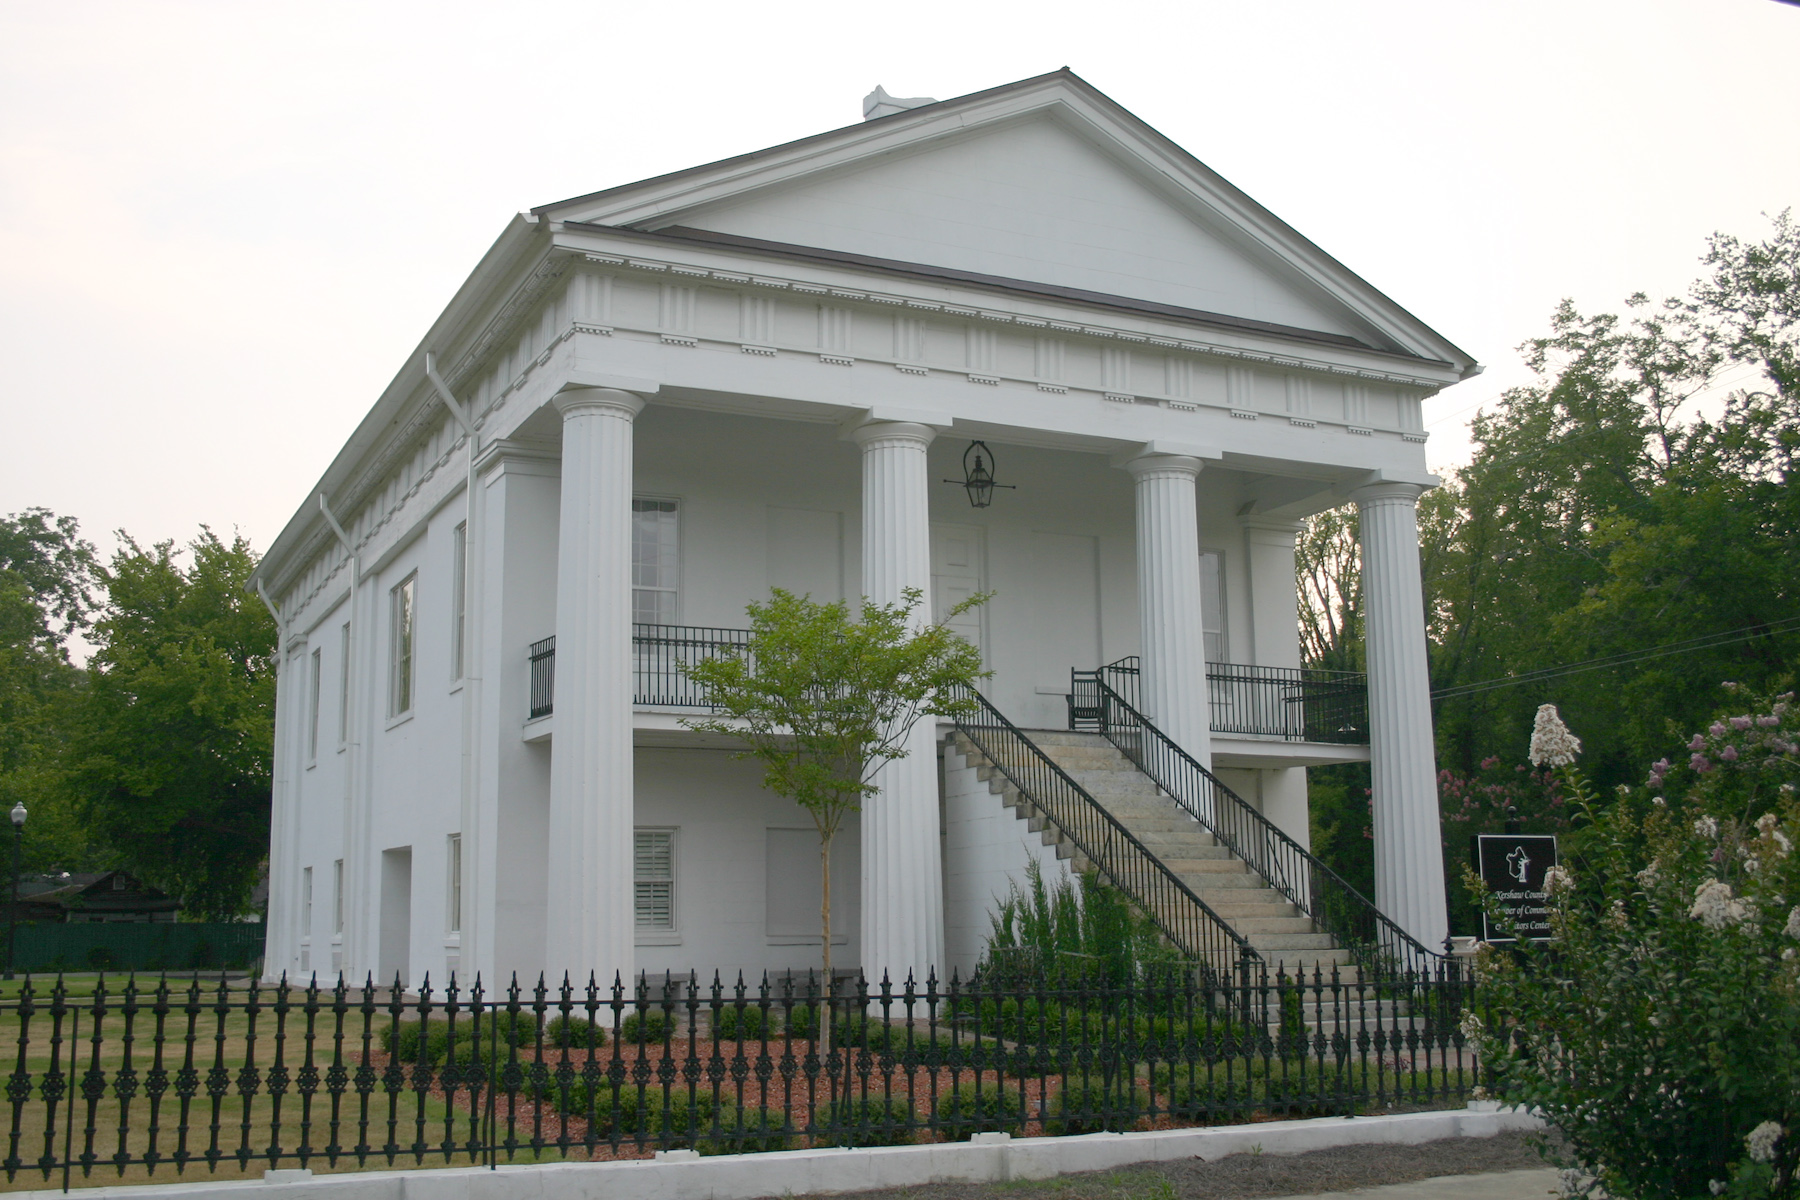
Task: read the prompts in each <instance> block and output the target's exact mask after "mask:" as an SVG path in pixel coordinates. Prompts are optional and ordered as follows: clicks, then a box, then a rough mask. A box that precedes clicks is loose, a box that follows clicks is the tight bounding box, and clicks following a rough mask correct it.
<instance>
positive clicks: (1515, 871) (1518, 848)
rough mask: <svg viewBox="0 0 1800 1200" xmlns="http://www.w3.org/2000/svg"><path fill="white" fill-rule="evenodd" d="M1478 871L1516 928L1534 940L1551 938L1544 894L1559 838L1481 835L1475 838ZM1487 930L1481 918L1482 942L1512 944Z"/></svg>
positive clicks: (1483, 915)
mask: <svg viewBox="0 0 1800 1200" xmlns="http://www.w3.org/2000/svg"><path fill="white" fill-rule="evenodd" d="M1475 862H1476V868H1475V869H1476V871H1477V872H1478V873H1479V874H1480V876H1481V881H1482V882H1483V883H1485V884H1487V890H1488V895H1490V896H1492V897H1493V898H1494V899H1495V900H1498V901H1499V902H1500V907H1501V908H1502V909H1504V910H1505V912H1506V915H1507V916H1508V917H1509V918H1510V919H1511V920H1512V923H1513V928H1514V929H1516V930H1518V931H1519V933H1520V934H1522V935H1523V936H1525V937H1526V938H1528V939H1529V940H1531V941H1534V942H1542V941H1548V940H1549V938H1550V910H1549V904H1548V897H1547V896H1546V894H1545V892H1544V873H1545V872H1546V871H1548V870H1549V869H1550V868H1551V867H1554V866H1555V865H1556V835H1554V834H1536V833H1481V834H1477V835H1476V836H1475ZM1498 932H1499V931H1498V930H1492V929H1489V928H1488V918H1487V914H1486V913H1483V914H1482V916H1481V936H1482V940H1483V941H1489V942H1510V941H1512V940H1513V939H1512V938H1510V937H1502V936H1496V935H1497V934H1498Z"/></svg>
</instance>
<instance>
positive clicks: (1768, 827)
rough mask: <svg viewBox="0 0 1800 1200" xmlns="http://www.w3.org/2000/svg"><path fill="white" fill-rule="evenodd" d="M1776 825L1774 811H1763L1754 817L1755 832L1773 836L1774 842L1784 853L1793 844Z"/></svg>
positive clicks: (1792, 846) (1790, 848) (1791, 847)
mask: <svg viewBox="0 0 1800 1200" xmlns="http://www.w3.org/2000/svg"><path fill="white" fill-rule="evenodd" d="M1776 825H1777V821H1776V820H1775V814H1774V813H1764V814H1763V815H1762V816H1760V817H1758V818H1757V819H1756V829H1757V832H1759V833H1763V834H1766V835H1768V836H1769V837H1772V838H1774V839H1775V844H1776V845H1777V846H1779V847H1781V853H1783V854H1786V853H1788V852H1789V851H1790V850H1792V849H1793V848H1794V844H1793V843H1792V842H1790V841H1788V837H1787V834H1785V833H1783V832H1781V830H1780V829H1778V828H1776Z"/></svg>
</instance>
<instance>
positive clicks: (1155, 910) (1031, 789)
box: [956, 690, 1258, 976]
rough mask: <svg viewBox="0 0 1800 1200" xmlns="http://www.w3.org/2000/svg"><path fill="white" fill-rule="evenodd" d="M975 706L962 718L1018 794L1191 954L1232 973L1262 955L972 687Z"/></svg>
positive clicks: (965, 730) (959, 725)
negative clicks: (1241, 964) (1245, 962)
mask: <svg viewBox="0 0 1800 1200" xmlns="http://www.w3.org/2000/svg"><path fill="white" fill-rule="evenodd" d="M970 694H971V695H972V696H973V697H974V699H975V700H976V702H977V706H978V707H977V709H976V711H975V712H974V713H972V714H970V715H969V716H966V717H960V718H958V719H957V722H956V729H957V732H958V733H959V734H961V735H962V736H963V737H964V738H967V739H968V740H969V742H970V743H971V745H972V746H973V747H974V748H975V749H976V750H979V751H980V752H981V753H982V755H983V756H985V757H986V758H987V760H988V761H989V762H990V763H992V764H994V767H995V769H997V770H998V771H1000V773H1001V774H1003V775H1004V776H1005V777H1006V779H1007V782H1008V783H1010V784H1011V785H1012V786H1013V788H1014V790H1015V791H1016V792H1017V793H1018V799H1019V800H1020V801H1021V802H1023V803H1026V804H1029V805H1031V806H1032V808H1033V810H1035V812H1036V813H1039V814H1042V816H1043V818H1044V819H1045V820H1047V821H1049V822H1050V823H1051V824H1052V825H1054V826H1055V827H1056V829H1057V830H1058V831H1059V832H1060V833H1061V834H1062V836H1063V837H1065V838H1066V839H1068V841H1069V842H1070V843H1071V844H1072V846H1073V847H1074V849H1075V850H1076V851H1077V852H1078V853H1079V854H1080V855H1081V857H1082V858H1084V859H1085V860H1086V862H1087V864H1088V865H1091V866H1092V867H1093V869H1095V870H1097V871H1098V872H1100V875H1101V877H1102V878H1104V879H1105V880H1106V881H1107V882H1108V883H1110V884H1112V886H1114V887H1116V888H1118V889H1119V890H1120V891H1121V892H1123V893H1124V894H1125V895H1126V896H1127V897H1129V898H1130V899H1131V901H1132V903H1134V904H1135V905H1136V906H1137V907H1138V908H1139V910H1140V911H1142V912H1143V913H1144V914H1145V915H1146V916H1148V917H1149V918H1150V919H1151V920H1152V921H1154V922H1155V923H1156V926H1157V928H1158V929H1160V930H1161V931H1162V933H1163V936H1165V937H1167V938H1168V939H1169V941H1171V942H1173V943H1174V944H1175V946H1176V947H1177V948H1178V949H1179V950H1180V951H1181V952H1182V953H1183V954H1185V955H1187V956H1188V958H1190V959H1192V960H1194V961H1195V962H1197V963H1200V964H1203V965H1204V967H1205V968H1206V969H1207V970H1210V971H1213V972H1214V973H1216V974H1218V975H1221V976H1228V975H1229V974H1230V973H1231V971H1232V970H1233V968H1234V967H1235V966H1236V964H1237V963H1239V962H1240V961H1241V960H1244V959H1250V960H1255V959H1256V958H1257V957H1258V956H1257V953H1256V951H1255V950H1254V949H1252V948H1251V946H1250V943H1249V942H1248V941H1246V940H1245V939H1244V938H1243V936H1242V935H1240V934H1239V933H1238V932H1237V931H1236V930H1234V929H1233V928H1232V927H1231V926H1230V924H1229V923H1227V922H1226V921H1225V920H1223V919H1222V918H1220V916H1219V915H1218V914H1217V913H1215V912H1214V911H1213V910H1212V909H1211V908H1210V907H1208V906H1207V904H1206V902H1205V901H1204V900H1202V899H1200V897H1199V896H1197V895H1195V894H1194V891H1193V889H1192V888H1190V887H1188V886H1187V884H1185V883H1183V882H1182V881H1181V878H1180V877H1179V876H1177V875H1176V874H1175V873H1174V872H1173V871H1171V870H1169V868H1168V867H1167V866H1165V865H1164V864H1163V862H1162V860H1161V859H1159V858H1157V857H1156V856H1155V855H1154V854H1152V853H1150V851H1149V850H1148V849H1146V848H1145V846H1144V844H1143V843H1142V842H1140V841H1139V840H1138V839H1137V837H1136V836H1134V835H1133V834H1132V832H1131V831H1130V830H1129V829H1127V828H1125V826H1124V825H1123V824H1122V823H1121V822H1120V821H1119V819H1118V818H1117V817H1115V816H1113V814H1112V813H1110V812H1108V811H1107V809H1106V806H1105V805H1103V804H1101V803H1100V802H1099V801H1098V800H1096V799H1094V797H1093V796H1092V795H1091V794H1090V793H1089V792H1088V791H1087V789H1086V788H1084V787H1082V786H1081V785H1080V784H1079V783H1077V782H1075V780H1074V779H1073V778H1071V777H1070V775H1069V773H1068V772H1067V771H1065V770H1063V769H1062V768H1061V767H1060V766H1058V765H1057V764H1056V762H1055V760H1053V759H1051V758H1050V756H1049V755H1047V754H1045V753H1044V752H1043V750H1041V749H1040V748H1039V747H1038V746H1037V744H1036V743H1034V742H1033V741H1032V740H1031V739H1030V738H1028V737H1026V736H1025V734H1023V733H1022V732H1020V731H1019V729H1018V727H1017V726H1015V725H1014V724H1013V723H1012V722H1011V721H1009V720H1007V719H1006V717H1005V716H1004V715H1003V714H1002V713H1001V712H1000V710H998V709H997V708H995V707H994V706H993V705H992V704H991V703H989V702H988V699H987V697H985V696H983V695H981V693H979V692H975V691H973V690H971V692H970Z"/></svg>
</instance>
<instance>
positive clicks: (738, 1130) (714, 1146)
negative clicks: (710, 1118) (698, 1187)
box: [694, 1108, 793, 1154]
mask: <svg viewBox="0 0 1800 1200" xmlns="http://www.w3.org/2000/svg"><path fill="white" fill-rule="evenodd" d="M716 1130H717V1131H716V1132H712V1133H707V1134H704V1135H703V1136H701V1137H700V1138H699V1140H697V1141H696V1142H695V1143H694V1149H696V1150H698V1151H699V1152H700V1153H702V1154H761V1153H765V1152H767V1151H770V1150H786V1149H787V1148H788V1144H789V1142H790V1141H791V1139H792V1136H793V1135H792V1134H790V1133H789V1132H788V1128H787V1114H785V1113H783V1112H782V1111H781V1110H780V1109H778V1108H730V1109H725V1110H723V1111H721V1112H720V1113H719V1114H718V1122H717V1126H716Z"/></svg>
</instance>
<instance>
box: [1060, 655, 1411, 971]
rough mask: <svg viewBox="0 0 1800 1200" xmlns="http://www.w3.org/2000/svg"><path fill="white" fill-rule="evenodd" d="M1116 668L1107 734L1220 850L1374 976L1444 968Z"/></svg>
mask: <svg viewBox="0 0 1800 1200" xmlns="http://www.w3.org/2000/svg"><path fill="white" fill-rule="evenodd" d="M1109 670H1110V669H1109V668H1102V669H1101V670H1100V671H1096V672H1093V673H1092V683H1091V685H1090V686H1091V689H1092V692H1093V696H1094V702H1095V707H1096V709H1097V714H1098V715H1097V717H1096V721H1097V723H1098V728H1099V732H1100V733H1101V734H1102V735H1103V736H1104V737H1105V738H1106V739H1107V740H1108V741H1109V742H1111V743H1112V744H1113V745H1114V746H1117V747H1118V748H1119V750H1120V752H1121V753H1123V754H1124V755H1125V757H1126V758H1129V759H1130V760H1131V761H1132V762H1134V763H1136V764H1137V766H1138V769H1139V770H1141V771H1143V772H1144V774H1146V775H1148V776H1149V777H1150V778H1151V779H1152V780H1154V781H1155V783H1156V786H1157V787H1159V788H1161V789H1162V790H1163V791H1164V792H1165V793H1167V794H1168V795H1169V797H1170V798H1172V799H1173V800H1174V801H1175V803H1177V804H1179V805H1180V806H1181V807H1182V809H1183V810H1184V811H1186V812H1187V814H1188V815H1189V816H1191V817H1193V818H1194V819H1195V820H1196V821H1198V822H1199V823H1200V824H1201V825H1202V826H1204V827H1205V828H1206V829H1207V831H1208V832H1210V833H1211V834H1212V835H1213V836H1214V837H1215V838H1217V839H1218V841H1219V844H1220V845H1222V846H1224V847H1225V848H1226V849H1228V850H1230V851H1231V852H1232V853H1233V854H1235V855H1237V857H1239V858H1240V859H1242V860H1243V861H1244V862H1245V864H1246V865H1248V866H1249V868H1250V870H1252V871H1253V872H1255V873H1256V874H1258V875H1260V876H1262V878H1263V879H1264V880H1266V881H1267V882H1268V884H1269V886H1270V887H1272V888H1274V889H1275V890H1276V891H1278V892H1280V893H1281V894H1282V895H1283V896H1286V897H1287V898H1288V900H1289V901H1291V902H1292V903H1293V904H1294V906H1295V907H1297V908H1298V909H1299V910H1300V911H1301V912H1303V913H1305V914H1306V915H1307V916H1308V917H1310V918H1312V921H1313V924H1314V925H1316V926H1318V927H1319V929H1320V930H1321V931H1323V932H1325V933H1328V934H1330V935H1331V936H1332V937H1333V938H1334V939H1335V940H1336V941H1337V943H1338V944H1339V945H1340V946H1342V947H1344V948H1345V949H1347V950H1349V951H1350V952H1351V953H1352V954H1354V955H1355V956H1356V958H1357V961H1358V962H1359V963H1361V964H1362V966H1363V967H1364V968H1365V969H1366V970H1368V971H1369V972H1370V973H1371V974H1374V975H1377V976H1380V977H1381V978H1383V979H1395V978H1401V977H1409V978H1417V977H1420V976H1421V975H1426V974H1429V973H1430V972H1431V971H1433V970H1435V969H1437V967H1438V965H1439V964H1440V962H1441V959H1442V956H1441V955H1438V954H1436V953H1434V952H1433V951H1431V950H1428V949H1426V948H1425V947H1424V946H1423V945H1421V944H1420V943H1419V942H1418V941H1417V940H1416V939H1414V938H1413V937H1412V936H1411V935H1410V934H1408V933H1407V932H1406V931H1405V930H1403V929H1401V928H1400V927H1399V926H1398V925H1396V924H1394V922H1393V921H1391V920H1389V919H1388V917H1387V916H1385V915H1384V914H1383V913H1382V912H1381V910H1380V909H1378V908H1376V907H1375V905H1374V903H1373V902H1372V901H1370V900H1369V899H1368V897H1366V896H1364V895H1363V894H1362V893H1361V892H1359V891H1357V890H1356V889H1355V888H1354V887H1352V886H1350V884H1349V883H1347V882H1346V881H1345V880H1344V878H1343V877H1342V876H1341V875H1339V874H1338V873H1337V872H1336V871H1333V870H1332V869H1331V868H1330V867H1328V866H1326V865H1325V864H1324V863H1323V862H1321V861H1320V860H1319V859H1318V858H1316V857H1314V856H1313V854H1312V852H1311V851H1309V850H1307V849H1306V848H1305V847H1304V846H1302V845H1300V844H1299V843H1298V842H1296V841H1294V839H1293V838H1291V837H1289V836H1288V835H1287V834H1285V833H1283V832H1282V831H1281V830H1280V829H1279V828H1277V827H1276V825H1275V824H1274V823H1273V822H1271V821H1270V820H1269V819H1268V818H1267V817H1265V816H1263V815H1262V813H1260V812H1258V811H1257V810H1256V809H1255V808H1253V807H1251V806H1250V805H1249V804H1248V803H1246V802H1245V800H1244V799H1243V797H1241V796H1239V795H1238V794H1237V793H1236V792H1234V791H1232V790H1231V789H1230V788H1228V787H1226V786H1225V785H1224V784H1223V783H1220V782H1219V780H1218V778H1217V777H1216V776H1215V775H1213V773H1212V772H1211V771H1209V770H1207V769H1206V768H1205V767H1203V766H1201V765H1200V764H1199V763H1197V762H1195V761H1194V759H1193V758H1192V757H1191V756H1189V754H1188V752H1187V751H1185V750H1183V749H1182V748H1181V747H1180V746H1178V745H1176V744H1175V743H1174V742H1173V741H1170V740H1169V738H1168V736H1167V735H1165V734H1164V733H1163V732H1162V731H1161V730H1160V729H1158V728H1157V727H1156V726H1155V725H1153V724H1151V723H1150V722H1149V721H1148V720H1146V719H1145V718H1144V717H1143V715H1142V714H1140V713H1139V712H1138V710H1137V708H1136V706H1135V705H1133V704H1132V703H1130V702H1129V701H1128V700H1127V699H1126V698H1125V697H1124V696H1122V695H1121V694H1120V693H1119V692H1118V691H1117V690H1116V689H1115V688H1114V687H1113V685H1112V683H1111V680H1112V679H1113V678H1118V677H1120V673H1110V674H1109ZM1131 677H1132V678H1135V675H1133V676H1131Z"/></svg>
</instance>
